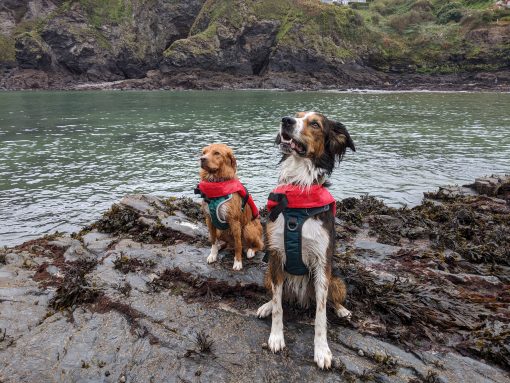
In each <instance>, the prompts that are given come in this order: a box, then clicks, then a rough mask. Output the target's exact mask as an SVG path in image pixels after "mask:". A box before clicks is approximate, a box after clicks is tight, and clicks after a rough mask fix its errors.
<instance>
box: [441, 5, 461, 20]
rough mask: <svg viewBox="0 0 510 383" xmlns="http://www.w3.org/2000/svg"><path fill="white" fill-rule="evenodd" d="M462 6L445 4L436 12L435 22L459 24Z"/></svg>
mask: <svg viewBox="0 0 510 383" xmlns="http://www.w3.org/2000/svg"><path fill="white" fill-rule="evenodd" d="M461 9H462V5H461V4H460V3H457V2H453V3H446V4H445V5H443V6H442V7H441V8H439V11H438V12H437V21H438V22H439V23H440V24H448V23H449V22H450V21H455V22H459V21H460V19H462V10H461Z"/></svg>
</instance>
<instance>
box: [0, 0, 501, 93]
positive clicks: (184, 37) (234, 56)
mask: <svg viewBox="0 0 510 383" xmlns="http://www.w3.org/2000/svg"><path fill="white" fill-rule="evenodd" d="M509 34H510V10H504V9H499V8H497V7H495V6H494V5H493V2H491V1H485V0H483V1H472V0H470V1H467V0H466V1H462V2H448V3H447V4H446V5H445V4H444V2H440V1H437V0H431V1H428V0H375V1H374V2H372V3H371V4H370V6H369V7H365V8H362V9H352V8H350V7H345V6H338V5H332V4H323V3H321V2H320V1H318V0H317V1H312V0H282V1H272V0H261V1H241V0H207V1H206V0H190V1H176V0H105V1H99V0H69V1H63V0H23V1H11V0H7V1H4V2H3V3H2V5H1V7H0V48H1V50H0V66H2V67H3V68H4V69H3V71H4V72H3V75H2V78H1V79H0V86H1V87H4V88H8V89H15V88H68V87H74V86H76V85H79V84H88V85H86V86H94V85H90V84H91V83H103V82H110V83H111V84H109V85H107V86H108V87H120V88H149V89H152V88H176V87H177V88H223V87H229V88H238V87H248V88H260V87H267V88H286V89H303V88H304V89H318V88H334V89H338V88H340V89H343V88H346V87H352V86H365V87H396V88H398V87H403V88H405V87H412V86H416V85H425V86H426V85H434V84H435V86H444V87H448V84H451V85H452V86H453V87H455V86H459V85H460V84H464V86H469V84H466V83H471V86H482V87H491V88H495V89H498V88H499V89H503V90H504V89H506V87H507V86H508V84H509V83H510V74H509V63H510V42H509V40H508V38H507V37H508V35H509ZM126 80H127V81H126ZM119 82H120V83H119ZM441 84H442V85H441ZM96 86H97V85H96ZM101 86H103V87H104V86H105V85H104V84H102V85H101Z"/></svg>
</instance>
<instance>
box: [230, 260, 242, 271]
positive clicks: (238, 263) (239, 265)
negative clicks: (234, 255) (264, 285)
mask: <svg viewBox="0 0 510 383" xmlns="http://www.w3.org/2000/svg"><path fill="white" fill-rule="evenodd" d="M242 268H243V261H237V260H236V259H234V267H232V269H234V270H236V271H239V270H241V269H242Z"/></svg>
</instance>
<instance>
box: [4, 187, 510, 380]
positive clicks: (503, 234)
mask: <svg viewBox="0 0 510 383" xmlns="http://www.w3.org/2000/svg"><path fill="white" fill-rule="evenodd" d="M337 206H338V215H337V219H338V222H337V227H336V230H337V235H338V237H339V239H340V240H339V242H338V245H339V247H338V249H339V251H338V252H337V254H336V256H335V257H334V261H333V269H334V272H335V274H338V275H340V276H341V277H343V278H344V279H345V281H346V282H347V285H348V289H349V293H348V298H347V302H346V307H348V308H349V309H350V310H352V312H353V317H352V318H351V319H350V320H345V319H338V318H337V317H336V316H335V315H334V313H333V312H330V313H328V319H329V321H330V325H329V329H328V332H329V344H330V347H331V350H332V352H333V356H334V363H333V368H332V370H331V371H328V372H323V371H319V370H318V369H317V368H316V366H315V364H314V363H313V334H314V329H313V317H314V309H313V308H310V309H307V310H302V309H299V308H297V307H294V306H292V305H286V307H285V314H286V318H285V336H286V343H287V349H286V350H285V352H283V353H280V354H277V355H274V354H272V353H270V352H268V350H267V345H266V347H265V348H264V344H265V343H266V342H267V339H268V336H269V331H270V319H269V320H260V319H257V318H256V317H255V312H256V310H257V308H258V306H259V305H260V304H262V303H264V302H265V301H266V300H267V299H268V298H269V297H268V296H267V294H266V293H265V289H264V287H263V284H262V281H263V274H264V271H265V268H266V265H265V263H264V262H262V259H261V258H262V257H261V256H260V255H258V256H257V257H255V258H253V259H251V260H245V262H244V266H245V267H244V269H243V270H242V271H241V272H234V271H232V269H231V265H232V257H233V256H232V254H231V252H229V251H223V252H221V253H220V258H219V260H218V262H217V263H215V264H211V265H209V264H207V262H206V261H205V259H206V257H207V255H208V253H209V249H210V248H209V245H208V243H207V241H205V240H204V237H203V236H204V233H205V232H206V230H205V227H204V224H203V217H202V215H201V212H200V208H199V205H198V204H197V203H195V202H193V201H192V200H190V199H179V198H168V199H160V198H157V197H154V196H146V195H132V196H126V197H125V198H123V199H122V200H121V201H120V202H119V203H118V204H116V205H114V206H113V207H112V209H111V210H110V211H108V212H106V213H105V215H104V216H103V217H102V218H101V219H100V220H99V221H98V222H96V223H94V224H93V225H91V226H90V227H88V228H86V229H84V230H83V231H82V232H80V233H77V234H74V235H73V238H70V237H69V236H62V235H59V234H56V235H53V236H49V237H45V238H40V239H37V240H33V241H29V242H26V243H24V244H22V245H20V246H17V247H15V248H12V249H4V250H1V251H0V366H1V367H0V381H2V382H18V381H40V382H49V381H55V380H64V381H84V380H89V381H126V382H145V381H151V380H152V381H169V380H173V379H175V376H179V377H180V379H182V380H184V381H195V380H196V379H197V377H199V378H200V380H201V381H218V382H223V381H225V382H227V381H241V382H243V381H246V382H248V381H250V382H251V381H273V380H274V381H298V380H299V381H303V380H306V381H327V382H329V381H331V382H336V381H370V380H372V381H381V382H402V383H404V382H439V381H445V382H446V381H448V382H473V383H475V382H476V383H478V382H494V381H497V382H510V379H509V378H508V374H507V372H508V370H507V369H508V365H509V361H510V353H509V350H508V341H509V339H510V338H509V337H510V328H509V326H510V319H509V318H510V311H509V306H510V305H509V303H510V295H509V294H508V288H507V286H508V284H509V283H510V278H509V275H510V265H509V264H508V262H507V260H506V261H505V257H504V254H507V255H508V251H509V249H510V244H509V242H508V241H509V238H510V235H508V230H509V223H510V219H509V218H510V207H509V206H508V205H507V204H506V203H505V202H504V201H503V200H501V199H498V198H493V197H487V196H479V195H474V194H473V193H471V195H464V194H462V195H456V196H455V197H454V196H452V195H450V194H448V197H446V198H443V199H442V200H441V201H440V202H439V201H435V202H434V203H433V202H430V201H426V202H424V203H423V204H422V205H420V206H417V207H415V208H413V209H406V208H402V209H395V208H390V207H387V206H385V205H384V203H382V202H381V201H378V200H376V199H375V198H372V197H367V196H364V197H362V198H359V199H357V198H349V199H345V200H343V201H339V202H338V203H337ZM387 227H391V230H392V231H394V233H393V232H389V231H388V230H387ZM387 240H392V241H395V242H398V246H393V245H389V244H385V243H381V241H382V242H386V241H387ZM491 243H494V245H492V244H491ZM506 259H508V257H507V258H506ZM134 360H135V361H136V363H133V361H134ZM105 379H106V380H105Z"/></svg>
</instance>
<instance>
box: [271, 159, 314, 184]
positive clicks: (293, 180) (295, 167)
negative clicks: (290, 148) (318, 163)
mask: <svg viewBox="0 0 510 383" xmlns="http://www.w3.org/2000/svg"><path fill="white" fill-rule="evenodd" d="M323 175H324V170H322V169H320V168H317V167H315V165H314V164H313V162H312V161H311V160H310V159H309V158H304V157H299V156H289V157H287V158H286V159H285V161H283V163H282V165H281V169H280V178H279V180H278V183H279V184H280V185H285V184H295V185H300V186H304V187H310V186H312V185H313V184H314V183H315V182H317V180H318V179H320V178H321V177H322V176H323Z"/></svg>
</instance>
